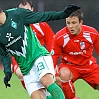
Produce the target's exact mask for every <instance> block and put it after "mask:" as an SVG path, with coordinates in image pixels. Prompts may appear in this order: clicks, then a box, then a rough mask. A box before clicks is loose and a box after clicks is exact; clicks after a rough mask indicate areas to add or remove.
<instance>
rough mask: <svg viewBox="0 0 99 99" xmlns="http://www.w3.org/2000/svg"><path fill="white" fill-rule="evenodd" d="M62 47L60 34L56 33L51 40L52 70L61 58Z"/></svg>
mask: <svg viewBox="0 0 99 99" xmlns="http://www.w3.org/2000/svg"><path fill="white" fill-rule="evenodd" d="M62 45H63V38H62V37H60V33H59V34H58V35H57V33H56V35H55V36H54V38H53V43H52V51H51V54H52V58H53V62H54V68H55V67H56V65H57V62H58V59H59V57H61V55H62V49H63V47H62Z"/></svg>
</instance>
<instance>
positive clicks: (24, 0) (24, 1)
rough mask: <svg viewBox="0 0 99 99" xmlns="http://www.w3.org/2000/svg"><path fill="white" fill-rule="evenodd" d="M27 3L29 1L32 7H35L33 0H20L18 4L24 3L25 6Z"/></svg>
mask: <svg viewBox="0 0 99 99" xmlns="http://www.w3.org/2000/svg"><path fill="white" fill-rule="evenodd" d="M27 3H29V5H30V6H31V8H32V7H33V3H32V1H31V0H20V2H19V4H18V6H19V5H20V4H22V5H24V6H25V5H26V4H27Z"/></svg>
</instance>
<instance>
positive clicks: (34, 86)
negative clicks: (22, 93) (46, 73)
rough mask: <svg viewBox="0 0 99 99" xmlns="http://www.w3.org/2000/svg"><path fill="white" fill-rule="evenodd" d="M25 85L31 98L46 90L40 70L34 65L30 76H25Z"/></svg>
mask: <svg viewBox="0 0 99 99" xmlns="http://www.w3.org/2000/svg"><path fill="white" fill-rule="evenodd" d="M23 79H24V83H25V87H26V90H27V92H28V94H29V95H30V96H31V94H32V93H33V92H35V91H36V90H39V89H42V88H45V87H44V86H43V85H42V84H41V82H40V79H39V74H38V69H37V67H36V66H35V65H34V66H33V67H32V69H31V70H30V71H29V73H28V74H26V75H24V76H23Z"/></svg>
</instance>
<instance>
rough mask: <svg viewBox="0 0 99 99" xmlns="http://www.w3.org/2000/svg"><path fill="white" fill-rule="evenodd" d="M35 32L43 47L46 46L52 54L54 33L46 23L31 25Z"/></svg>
mask: <svg viewBox="0 0 99 99" xmlns="http://www.w3.org/2000/svg"><path fill="white" fill-rule="evenodd" d="M31 27H32V30H33V32H34V33H35V34H36V36H37V38H38V39H39V41H40V43H41V45H43V46H45V47H46V49H47V50H48V51H49V52H50V51H51V46H52V39H53V36H54V32H53V31H52V29H51V28H50V26H49V25H48V24H47V23H46V22H41V23H36V24H31Z"/></svg>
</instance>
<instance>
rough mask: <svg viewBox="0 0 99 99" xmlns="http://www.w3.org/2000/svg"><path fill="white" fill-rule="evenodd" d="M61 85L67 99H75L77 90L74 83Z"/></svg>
mask: <svg viewBox="0 0 99 99" xmlns="http://www.w3.org/2000/svg"><path fill="white" fill-rule="evenodd" d="M61 84H62V90H63V92H64V95H65V97H66V99H73V98H74V97H75V88H74V85H73V83H72V81H71V80H69V81H66V82H61Z"/></svg>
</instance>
